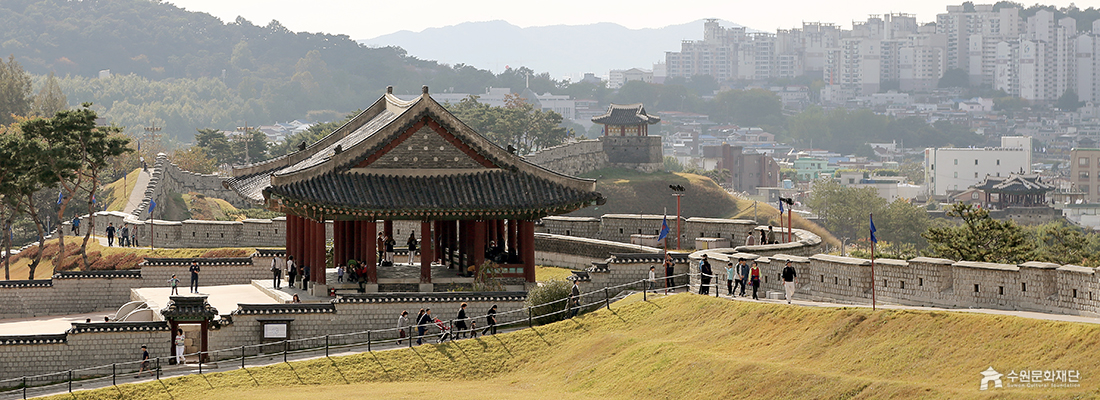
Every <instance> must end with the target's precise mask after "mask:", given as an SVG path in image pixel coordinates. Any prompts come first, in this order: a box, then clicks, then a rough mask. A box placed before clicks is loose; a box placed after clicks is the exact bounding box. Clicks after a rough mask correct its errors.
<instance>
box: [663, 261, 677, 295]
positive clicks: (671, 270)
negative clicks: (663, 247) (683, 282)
mask: <svg viewBox="0 0 1100 400" xmlns="http://www.w3.org/2000/svg"><path fill="white" fill-rule="evenodd" d="M674 275H676V264H673V263H672V255H670V254H668V253H665V294H668V289H670V288H674V287H676V278H674V277H673V276H674Z"/></svg>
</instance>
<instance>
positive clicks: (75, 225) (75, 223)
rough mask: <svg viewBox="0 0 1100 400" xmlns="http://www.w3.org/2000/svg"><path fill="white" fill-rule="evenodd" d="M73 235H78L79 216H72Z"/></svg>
mask: <svg viewBox="0 0 1100 400" xmlns="http://www.w3.org/2000/svg"><path fill="white" fill-rule="evenodd" d="M72 231H73V235H74V236H75V235H80V217H73V229H72Z"/></svg>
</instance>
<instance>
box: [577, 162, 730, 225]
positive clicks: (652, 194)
mask: <svg viewBox="0 0 1100 400" xmlns="http://www.w3.org/2000/svg"><path fill="white" fill-rule="evenodd" d="M581 176H582V177H584V178H592V179H596V191H598V192H600V193H601V194H603V195H604V197H606V198H607V204H605V205H602V206H599V207H586V208H582V209H580V210H577V211H575V212H573V213H570V214H569V215H570V216H586V217H595V216H600V215H604V214H639V213H640V214H661V213H663V212H665V210H667V211H668V212H669V213H670V214H671V215H675V214H676V198H675V197H673V196H672V191H671V190H669V188H668V186H669V185H683V186H684V188H686V189H687V190H686V191H685V192H684V193H685V195H684V198H683V199H682V200H681V206H680V207H681V213H682V215H688V216H693V217H712V218H725V217H729V216H732V215H734V214H736V213H737V211H738V209H737V204H736V202H735V201H734V199H733V197H732V196H730V195H729V193H726V191H725V190H724V189H722V188H721V187H719V186H718V185H717V184H715V183H714V181H713V180H711V179H710V178H707V177H705V176H702V175H695V174H685V173H668V172H654V173H651V174H646V173H642V172H638V171H634V170H628V169H602V170H597V171H592V172H589V173H586V174H584V175H581Z"/></svg>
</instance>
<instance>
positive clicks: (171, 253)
mask: <svg viewBox="0 0 1100 400" xmlns="http://www.w3.org/2000/svg"><path fill="white" fill-rule="evenodd" d="M83 240H84V237H83V236H80V237H75V236H66V237H65V250H66V252H68V251H69V249H74V248H79V247H80V243H81V242H82V241H83ZM56 242H57V240H56V239H53V240H48V241H46V244H47V246H49V245H51V244H53V243H56ZM232 249H235V248H228V247H226V248H201V249H165V248H160V247H158V248H155V249H153V250H149V247H148V246H146V247H106V246H103V245H101V244H99V240H98V239H95V238H92V239H88V249H87V252H88V254H92V253H97V252H98V253H99V257H110V256H112V255H115V254H135V255H137V256H140V257H173V258H175V257H199V256H202V255H203V254H206V253H207V252H210V251H215V250H232ZM240 250H242V252H243V253H247V254H251V253H253V252H255V251H256V249H255V248H240ZM55 254H56V253H55ZM73 257H79V255H78V256H70V257H69V258H67V260H71V259H72V258H73ZM30 263H31V258H30V257H20V258H18V259H16V260H15V261H12V263H11V267H10V270H9V275H10V276H11V279H15V280H22V279H27V278H28V277H29V274H30ZM129 268H133V266H129V265H127V266H124V267H123V268H117V269H129ZM51 276H53V258H52V257H49V258H47V257H43V258H42V261H41V263H39V265H38V268H36V269H35V271H34V279H50V277H51Z"/></svg>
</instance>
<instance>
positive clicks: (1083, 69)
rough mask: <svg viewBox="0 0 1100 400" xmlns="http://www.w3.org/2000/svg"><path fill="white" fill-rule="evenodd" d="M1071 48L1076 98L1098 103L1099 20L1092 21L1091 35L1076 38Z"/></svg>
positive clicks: (1099, 86) (1099, 90)
mask: <svg viewBox="0 0 1100 400" xmlns="http://www.w3.org/2000/svg"><path fill="white" fill-rule="evenodd" d="M1073 46H1074V52H1075V53H1076V60H1075V62H1076V65H1075V69H1076V73H1075V74H1074V77H1075V78H1076V80H1077V86H1076V88H1075V89H1076V91H1077V98H1078V99H1079V100H1081V101H1093V102H1100V20H1096V21H1093V23H1092V32H1091V33H1087V34H1082V35H1079V36H1077V38H1076V39H1075V40H1074V44H1073Z"/></svg>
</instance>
